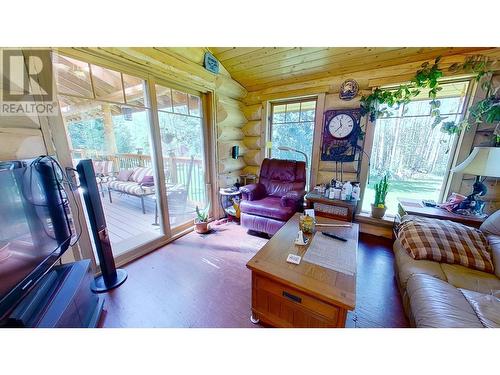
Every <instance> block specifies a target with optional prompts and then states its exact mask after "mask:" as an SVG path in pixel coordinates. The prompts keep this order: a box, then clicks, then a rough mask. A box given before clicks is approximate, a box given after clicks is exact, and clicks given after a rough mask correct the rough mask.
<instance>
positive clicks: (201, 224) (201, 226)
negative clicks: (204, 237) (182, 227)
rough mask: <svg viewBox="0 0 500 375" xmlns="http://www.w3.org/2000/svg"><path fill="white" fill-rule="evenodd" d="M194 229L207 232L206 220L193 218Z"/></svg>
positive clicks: (198, 231) (197, 231)
mask: <svg viewBox="0 0 500 375" xmlns="http://www.w3.org/2000/svg"><path fill="white" fill-rule="evenodd" d="M194 230H195V231H196V233H202V234H203V233H207V232H208V231H209V230H210V229H209V228H208V222H206V221H198V219H195V220H194Z"/></svg>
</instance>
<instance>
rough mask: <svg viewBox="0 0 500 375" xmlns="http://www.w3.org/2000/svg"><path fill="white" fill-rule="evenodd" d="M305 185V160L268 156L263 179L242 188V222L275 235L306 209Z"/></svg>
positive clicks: (262, 171)
mask: <svg viewBox="0 0 500 375" xmlns="http://www.w3.org/2000/svg"><path fill="white" fill-rule="evenodd" d="M305 186H306V165H305V163H304V162H303V161H295V160H281V159H267V158H266V159H264V161H263V162H262V166H261V168H260V176H259V182H258V183H256V184H251V185H246V186H243V187H241V188H240V192H241V196H242V200H241V203H240V211H241V225H242V226H243V227H244V228H246V229H248V230H253V231H256V232H262V233H267V234H268V235H271V236H272V235H273V234H275V233H276V232H277V231H278V230H279V229H280V228H281V227H282V226H283V225H284V224H285V223H286V222H287V221H288V219H290V218H291V217H292V216H293V215H294V214H295V213H296V212H297V211H299V210H301V209H302V207H303V202H304V195H305Z"/></svg>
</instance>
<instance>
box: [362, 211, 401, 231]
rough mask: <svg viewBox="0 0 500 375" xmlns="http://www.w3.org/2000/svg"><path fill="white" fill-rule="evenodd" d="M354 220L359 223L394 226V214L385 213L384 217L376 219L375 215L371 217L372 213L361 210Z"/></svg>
mask: <svg viewBox="0 0 500 375" xmlns="http://www.w3.org/2000/svg"><path fill="white" fill-rule="evenodd" d="M354 221H355V222H357V223H363V224H371V225H376V226H381V227H387V228H392V225H393V223H394V216H392V215H385V216H384V217H383V218H382V219H376V218H374V217H371V215H370V214H369V213H367V212H360V213H359V214H356V215H355V216H354Z"/></svg>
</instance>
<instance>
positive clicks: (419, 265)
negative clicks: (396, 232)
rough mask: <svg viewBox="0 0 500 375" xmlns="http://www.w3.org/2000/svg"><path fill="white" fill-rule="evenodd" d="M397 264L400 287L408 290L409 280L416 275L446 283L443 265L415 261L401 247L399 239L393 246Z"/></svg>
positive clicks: (426, 261) (428, 261)
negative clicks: (426, 276)
mask: <svg viewBox="0 0 500 375" xmlns="http://www.w3.org/2000/svg"><path fill="white" fill-rule="evenodd" d="M393 250H394V257H395V262H396V269H397V273H398V274H397V276H398V280H399V283H400V286H401V288H402V289H403V290H405V289H406V284H407V282H408V279H409V278H410V277H411V276H413V275H415V274H426V275H429V276H433V277H437V278H439V279H441V280H444V281H446V275H445V274H444V272H443V270H442V269H441V264H440V263H438V262H434V261H432V260H425V259H423V260H415V259H413V258H412V257H411V256H410V255H409V254H408V253H407V252H406V250H405V249H403V247H402V246H401V243H400V242H399V240H398V239H396V240H395V241H394V245H393Z"/></svg>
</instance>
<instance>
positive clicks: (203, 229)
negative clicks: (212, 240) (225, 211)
mask: <svg viewBox="0 0 500 375" xmlns="http://www.w3.org/2000/svg"><path fill="white" fill-rule="evenodd" d="M209 209H210V203H209V204H208V205H207V207H205V208H204V209H203V210H200V208H199V207H198V206H196V217H195V219H194V230H195V231H196V233H201V234H203V233H207V232H208V231H209V230H210V228H209V227H208V211H209Z"/></svg>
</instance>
